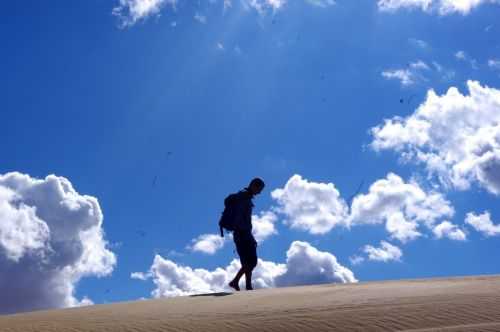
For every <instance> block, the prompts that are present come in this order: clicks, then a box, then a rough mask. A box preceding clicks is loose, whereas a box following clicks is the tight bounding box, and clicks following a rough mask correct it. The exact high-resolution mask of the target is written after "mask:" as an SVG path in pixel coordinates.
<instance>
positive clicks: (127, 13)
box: [112, 0, 177, 27]
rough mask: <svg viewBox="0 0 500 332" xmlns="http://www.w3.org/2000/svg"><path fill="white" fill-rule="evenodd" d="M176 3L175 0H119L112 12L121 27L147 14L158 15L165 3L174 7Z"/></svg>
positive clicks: (133, 22) (130, 24)
mask: <svg viewBox="0 0 500 332" xmlns="http://www.w3.org/2000/svg"><path fill="white" fill-rule="evenodd" d="M176 3H177V0H120V3H119V5H118V6H116V7H114V8H113V12H112V13H113V15H115V16H117V17H118V18H119V19H120V21H121V23H120V25H121V27H129V26H132V25H134V24H135V23H137V22H138V21H140V20H143V19H146V18H148V17H149V16H153V15H159V13H160V11H161V9H162V8H163V6H165V5H167V4H169V5H171V6H172V7H173V8H175V5H176Z"/></svg>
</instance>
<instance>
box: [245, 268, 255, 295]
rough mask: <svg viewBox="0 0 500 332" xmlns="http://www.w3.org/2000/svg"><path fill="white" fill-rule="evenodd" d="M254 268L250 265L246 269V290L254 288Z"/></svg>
mask: <svg viewBox="0 0 500 332" xmlns="http://www.w3.org/2000/svg"><path fill="white" fill-rule="evenodd" d="M252 270H253V268H250V267H247V268H246V269H245V284H246V290H253V287H252Z"/></svg>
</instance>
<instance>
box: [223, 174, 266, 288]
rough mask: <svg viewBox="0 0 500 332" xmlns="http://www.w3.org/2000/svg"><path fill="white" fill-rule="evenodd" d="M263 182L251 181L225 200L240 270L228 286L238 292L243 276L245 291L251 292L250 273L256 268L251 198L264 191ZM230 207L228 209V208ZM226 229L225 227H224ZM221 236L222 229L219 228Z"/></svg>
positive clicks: (255, 243) (255, 244)
mask: <svg viewBox="0 0 500 332" xmlns="http://www.w3.org/2000/svg"><path fill="white" fill-rule="evenodd" d="M264 186H265V184H264V181H262V180H261V179H259V178H255V179H253V180H252V181H251V182H250V184H249V186H248V187H247V188H245V189H243V190H241V191H239V192H238V193H236V194H232V195H229V196H228V197H227V198H226V200H225V204H226V210H231V213H230V217H227V218H230V219H231V224H232V225H231V227H230V228H232V231H233V239H234V243H235V245H236V251H237V252H238V255H239V256H240V262H241V269H240V270H239V271H238V273H237V274H236V276H235V277H234V279H233V280H232V281H231V282H230V283H229V286H230V287H232V288H234V289H235V290H237V291H239V290H240V287H239V285H238V284H239V281H240V279H241V277H242V276H243V274H244V275H245V281H246V289H247V290H252V289H253V287H252V271H253V269H254V268H255V267H256V266H257V241H255V238H254V237H253V235H252V208H253V206H254V205H253V203H252V198H253V197H254V196H255V195H258V194H260V192H261V191H262V190H263V189H264ZM229 205H230V208H228V206H229ZM226 228H227V227H226ZM221 235H223V233H222V228H221Z"/></svg>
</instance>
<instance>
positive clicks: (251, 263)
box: [245, 244, 257, 290]
mask: <svg viewBox="0 0 500 332" xmlns="http://www.w3.org/2000/svg"><path fill="white" fill-rule="evenodd" d="M256 266H257V248H256V247H255V246H253V244H252V247H250V248H249V250H248V257H247V264H245V282H246V289H247V290H253V287H252V271H253V269H254V268H255V267H256Z"/></svg>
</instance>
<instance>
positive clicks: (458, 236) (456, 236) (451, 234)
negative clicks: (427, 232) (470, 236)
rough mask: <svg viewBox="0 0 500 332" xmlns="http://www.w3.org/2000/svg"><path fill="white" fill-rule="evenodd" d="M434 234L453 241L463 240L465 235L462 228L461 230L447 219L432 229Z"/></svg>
mask: <svg viewBox="0 0 500 332" xmlns="http://www.w3.org/2000/svg"><path fill="white" fill-rule="evenodd" d="M432 231H433V232H434V235H435V236H436V238H438V239H442V238H444V237H447V238H448V239H450V240H455V241H465V240H466V239H467V235H466V234H465V232H464V231H463V230H461V229H460V228H459V227H458V226H457V225H454V224H452V223H451V222H449V221H443V222H442V223H440V224H439V225H437V226H436V227H434V229H433V230H432Z"/></svg>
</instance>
